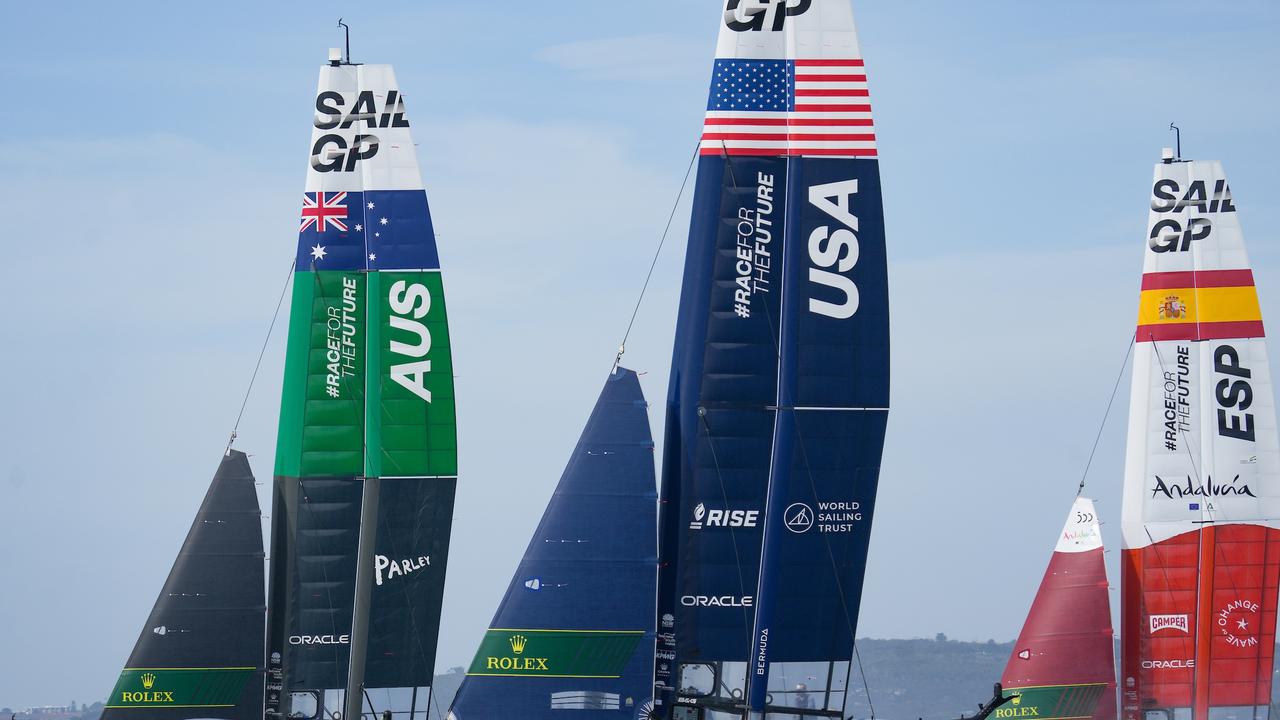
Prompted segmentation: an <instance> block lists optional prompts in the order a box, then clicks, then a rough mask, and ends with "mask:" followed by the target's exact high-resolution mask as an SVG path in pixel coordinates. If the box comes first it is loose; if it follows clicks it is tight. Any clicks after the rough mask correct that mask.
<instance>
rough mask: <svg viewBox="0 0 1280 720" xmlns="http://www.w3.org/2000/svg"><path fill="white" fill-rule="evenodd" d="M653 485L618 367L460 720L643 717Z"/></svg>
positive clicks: (487, 647)
mask: <svg viewBox="0 0 1280 720" xmlns="http://www.w3.org/2000/svg"><path fill="white" fill-rule="evenodd" d="M655 486H656V483H655V477H654V467H653V437H652V435H651V434H650V431H649V418H648V411H647V405H646V403H645V400H644V395H643V394H642V393H641V390H640V382H639V379H638V378H637V377H636V374H635V373H634V372H632V371H630V370H626V369H622V368H619V369H618V370H617V371H616V372H615V373H614V374H612V375H611V376H610V377H609V380H608V381H607V382H606V383H605V387H604V390H603V391H602V392H601V393H600V398H599V400H597V402H596V406H595V409H594V410H593V411H592V413H591V418H590V420H588V421H587V426H586V428H585V429H584V430H583V431H582V437H581V438H580V439H579V440H578V445H577V447H575V448H574V451H573V456H572V457H571V458H570V460H569V464H568V466H567V467H566V468H565V470H564V474H563V475H562V476H561V477H560V484H559V485H558V486H557V487H556V491H555V494H554V495H553V496H552V498H551V502H550V503H549V504H548V505H547V509H546V512H545V513H544V514H543V516H542V522H541V523H539V525H538V530H537V532H536V533H534V536H533V539H532V540H531V541H530V542H529V547H528V549H527V550H526V551H525V555H524V559H523V560H522V561H521V563H520V567H519V568H518V569H517V570H516V574H515V577H513V578H512V579H511V585H510V587H509V588H508V589H507V594H506V596H505V597H504V598H503V600H502V604H501V605H500V606H499V607H498V612H497V613H496V614H495V615H494V618H493V622H492V623H491V625H490V628H489V630H488V631H487V632H486V633H485V637H484V640H483V641H482V642H481V645H480V649H479V651H477V653H476V656H475V660H474V661H473V662H472V663H471V667H470V668H469V669H468V671H467V677H466V679H465V680H464V681H463V684H462V687H461V688H460V689H459V691H458V695H457V698H456V700H455V701H454V704H453V708H452V710H451V715H452V716H453V717H454V718H456V720H505V719H506V718H514V717H519V718H530V719H532V718H544V717H545V718H552V717H554V718H561V717H565V716H568V715H572V717H574V718H581V719H582V720H589V719H590V718H632V717H643V716H644V714H645V713H647V710H648V708H649V706H650V703H649V693H650V689H651V688H650V675H651V672H652V668H653V645H654V636H653V631H652V625H653V617H654V585H655V577H654V563H655V562H656V559H657V549H656V539H655V537H654V535H655V533H654V529H655V527H656V523H657V504H656V501H657V492H656V487H655ZM564 710H577V711H579V712H574V713H568V714H566V713H564V712H563V711H564Z"/></svg>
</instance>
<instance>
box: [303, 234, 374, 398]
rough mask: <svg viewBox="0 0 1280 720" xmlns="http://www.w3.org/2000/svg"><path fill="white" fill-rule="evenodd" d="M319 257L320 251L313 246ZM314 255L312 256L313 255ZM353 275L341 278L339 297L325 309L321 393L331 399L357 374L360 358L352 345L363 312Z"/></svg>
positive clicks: (355, 347) (340, 394) (354, 341)
mask: <svg viewBox="0 0 1280 720" xmlns="http://www.w3.org/2000/svg"><path fill="white" fill-rule="evenodd" d="M317 250H318V251H320V253H321V257H323V250H324V248H321V247H319V246H317ZM313 254H314V253H313ZM356 289H357V284H356V276H355V275H344V276H343V277H342V297H341V299H338V298H334V304H331V305H329V306H328V307H326V308H325V314H326V316H327V317H326V318H325V340H324V348H323V351H324V354H325V357H324V359H325V370H326V371H327V373H326V375H325V383H324V385H325V394H326V395H328V396H329V397H331V398H334V399H337V398H341V397H342V380H343V378H348V377H352V376H354V375H356V374H357V368H356V358H357V357H359V356H360V353H359V349H358V347H357V345H356V322H357V319H358V318H359V317H360V316H361V313H362V312H363V311H362V310H361V309H360V302H359V297H358V293H357V292H356Z"/></svg>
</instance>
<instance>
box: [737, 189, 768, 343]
mask: <svg viewBox="0 0 1280 720" xmlns="http://www.w3.org/2000/svg"><path fill="white" fill-rule="evenodd" d="M774 182H775V181H774V178H773V176H772V175H769V174H767V173H762V172H761V173H756V198H755V200H756V202H755V207H754V208H745V207H744V208H738V224H737V244H736V247H735V249H734V253H735V262H734V273H735V277H736V279H735V280H734V283H735V285H736V287H735V288H734V289H733V312H734V314H735V315H737V316H738V317H740V318H744V319H745V318H749V317H751V300H752V298H754V297H755V296H756V295H757V294H760V293H767V292H769V286H770V283H771V282H772V280H773V274H772V273H773V269H772V268H773V256H772V255H771V254H770V252H769V244H770V243H772V242H773V224H774V221H773V214H774V200H773V190H774Z"/></svg>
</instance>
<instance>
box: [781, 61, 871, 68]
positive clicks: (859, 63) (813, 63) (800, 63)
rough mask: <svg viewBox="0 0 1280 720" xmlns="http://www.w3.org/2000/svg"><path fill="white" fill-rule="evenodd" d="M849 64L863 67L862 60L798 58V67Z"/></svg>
mask: <svg viewBox="0 0 1280 720" xmlns="http://www.w3.org/2000/svg"><path fill="white" fill-rule="evenodd" d="M845 65H849V66H852V67H862V66H863V62H862V61H861V60H848V59H844V60H796V67H841V66H845Z"/></svg>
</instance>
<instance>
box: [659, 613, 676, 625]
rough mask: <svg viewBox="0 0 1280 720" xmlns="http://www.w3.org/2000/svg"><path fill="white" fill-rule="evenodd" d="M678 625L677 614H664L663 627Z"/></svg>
mask: <svg viewBox="0 0 1280 720" xmlns="http://www.w3.org/2000/svg"><path fill="white" fill-rule="evenodd" d="M675 626H676V616H675V615H672V614H671V613H663V614H662V627H664V628H671V627H675Z"/></svg>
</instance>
